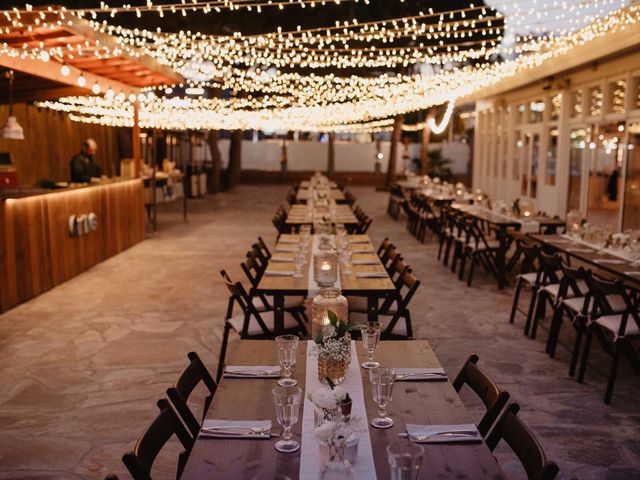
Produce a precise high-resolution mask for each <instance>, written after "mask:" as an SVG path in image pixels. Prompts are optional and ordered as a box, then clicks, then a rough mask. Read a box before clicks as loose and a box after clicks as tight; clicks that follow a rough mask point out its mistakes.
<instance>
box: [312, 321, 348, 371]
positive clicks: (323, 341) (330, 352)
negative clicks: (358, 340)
mask: <svg viewBox="0 0 640 480" xmlns="http://www.w3.org/2000/svg"><path fill="white" fill-rule="evenodd" d="M327 316H328V317H329V325H327V326H326V327H324V329H323V330H322V332H320V333H319V334H318V336H317V337H316V344H315V352H316V353H318V354H323V355H325V356H327V357H328V358H329V359H331V360H340V359H341V358H344V357H345V355H347V354H348V353H350V352H351V336H350V335H349V330H350V327H349V325H348V324H346V323H345V322H343V321H341V320H338V317H337V315H336V314H335V313H334V312H332V311H331V310H328V311H327Z"/></svg>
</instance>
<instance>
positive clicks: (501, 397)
mask: <svg viewBox="0 0 640 480" xmlns="http://www.w3.org/2000/svg"><path fill="white" fill-rule="evenodd" d="M477 363H478V356H477V355H475V354H472V355H469V358H468V359H467V361H466V362H465V364H464V365H463V366H462V369H461V370H460V373H458V376H457V377H456V378H455V380H454V381H453V388H455V390H456V392H459V391H460V389H461V388H462V387H463V385H467V386H468V387H469V388H471V390H473V391H474V392H475V394H476V395H477V396H478V397H479V398H480V400H482V403H484V406H485V407H486V409H487V411H486V413H485V414H484V416H483V417H482V420H480V423H478V431H479V432H480V434H481V435H482V436H483V437H484V436H486V435H487V433H489V429H490V428H491V426H492V425H493V424H494V422H495V421H496V419H497V418H498V415H500V412H501V411H502V409H503V408H504V406H505V405H506V404H507V401H508V400H509V393H507V392H505V391H503V390H500V388H498V386H497V385H496V384H495V383H494V381H493V380H491V378H489V376H488V375H487V374H485V373H484V372H483V371H482V370H480V368H478V366H477Z"/></svg>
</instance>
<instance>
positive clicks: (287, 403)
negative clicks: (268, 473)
mask: <svg viewBox="0 0 640 480" xmlns="http://www.w3.org/2000/svg"><path fill="white" fill-rule="evenodd" d="M272 392H273V399H274V401H275V404H276V417H277V419H278V423H279V424H280V425H281V426H282V428H283V429H284V430H283V431H282V440H280V441H278V442H276V444H275V447H276V450H277V451H279V452H282V453H291V452H295V451H297V450H298V449H299V448H300V444H299V443H298V442H296V441H295V440H293V439H292V438H291V437H292V434H291V427H293V426H294V425H295V424H296V423H298V411H299V410H300V402H301V401H302V389H301V388H299V387H276V388H274V389H273V390H272Z"/></svg>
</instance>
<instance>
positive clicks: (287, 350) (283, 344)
mask: <svg viewBox="0 0 640 480" xmlns="http://www.w3.org/2000/svg"><path fill="white" fill-rule="evenodd" d="M299 342H300V339H299V338H298V337H297V336H295V335H280V336H278V337H276V346H277V347H278V359H279V360H280V365H282V368H284V378H281V379H280V380H278V385H280V386H283V387H292V386H294V385H297V384H298V381H297V380H296V379H295V378H291V367H292V366H294V365H295V364H296V356H297V355H298V344H299Z"/></svg>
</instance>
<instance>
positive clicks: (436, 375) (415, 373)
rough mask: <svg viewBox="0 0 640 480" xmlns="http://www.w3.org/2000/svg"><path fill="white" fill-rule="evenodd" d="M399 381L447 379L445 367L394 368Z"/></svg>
mask: <svg viewBox="0 0 640 480" xmlns="http://www.w3.org/2000/svg"><path fill="white" fill-rule="evenodd" d="M394 370H395V372H396V380H397V381H403V380H406V381H410V380H420V381H425V380H447V374H446V372H445V371H444V368H394Z"/></svg>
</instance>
